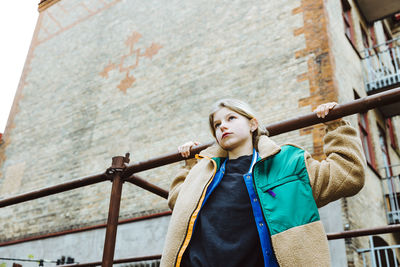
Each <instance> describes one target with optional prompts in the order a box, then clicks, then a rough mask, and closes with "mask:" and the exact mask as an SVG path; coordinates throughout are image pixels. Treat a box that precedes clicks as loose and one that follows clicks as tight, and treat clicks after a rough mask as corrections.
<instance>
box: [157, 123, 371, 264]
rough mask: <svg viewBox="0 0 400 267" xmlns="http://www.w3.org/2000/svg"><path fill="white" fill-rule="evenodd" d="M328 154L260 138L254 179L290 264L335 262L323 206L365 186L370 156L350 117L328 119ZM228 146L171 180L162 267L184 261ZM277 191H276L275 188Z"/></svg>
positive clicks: (276, 244)
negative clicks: (322, 217)
mask: <svg viewBox="0 0 400 267" xmlns="http://www.w3.org/2000/svg"><path fill="white" fill-rule="evenodd" d="M324 144H325V146H324V149H325V154H326V156H327V157H326V159H325V160H323V161H321V162H320V161H317V160H315V159H313V158H312V157H311V155H310V154H309V153H307V152H306V151H304V150H303V149H301V148H299V147H297V146H295V145H283V146H281V147H280V146H278V145H276V144H275V143H274V142H273V141H272V140H271V139H270V138H268V137H267V136H262V137H261V138H260V141H259V143H258V148H257V149H258V152H259V156H260V157H261V160H259V161H258V162H257V163H256V164H255V165H254V168H253V180H254V186H255V190H256V192H257V195H258V199H259V201H260V204H261V208H262V212H263V215H264V219H265V221H266V222H267V226H268V229H269V232H270V234H271V241H272V247H273V250H274V252H275V255H276V258H277V260H278V263H279V265H280V266H282V267H286V266H296V267H297V266H305V267H312V266H330V256H329V247H328V241H327V238H326V233H325V231H324V228H323V225H322V223H321V221H320V219H319V214H318V209H317V208H318V207H322V206H324V205H326V204H328V203H329V202H332V201H335V200H337V199H339V198H341V197H348V196H352V195H354V194H356V193H357V192H358V191H360V190H361V188H362V186H363V184H364V167H365V158H364V156H363V153H362V146H361V142H360V139H359V138H358V136H357V133H356V130H355V129H354V128H353V127H351V126H350V125H349V124H348V123H347V122H345V121H337V122H334V123H330V124H328V127H327V134H326V135H325V138H324ZM221 157H227V152H226V151H224V150H223V149H222V148H221V147H219V146H217V145H216V146H213V147H210V148H208V149H206V150H203V151H202V152H201V153H200V156H199V158H200V159H199V160H198V161H197V162H196V160H194V159H193V160H188V161H187V164H186V166H185V167H184V168H183V169H182V170H181V172H180V173H179V174H178V176H177V177H176V178H175V179H174V181H173V182H172V185H171V190H170V194H169V197H168V204H169V206H170V208H171V209H173V213H172V216H171V221H170V224H169V228H168V232H167V236H166V241H165V245H164V251H163V254H162V259H161V266H162V267H172V266H180V261H181V258H182V256H183V253H184V251H185V249H186V247H187V246H188V244H189V242H190V238H191V236H192V233H193V226H194V224H195V221H196V218H197V216H198V215H199V212H200V208H201V206H202V203H203V201H204V198H205V195H206V191H207V188H208V186H209V185H210V184H211V183H212V181H213V179H214V176H215V174H216V172H217V169H218V165H217V161H216V160H214V159H212V158H221ZM271 192H272V193H271Z"/></svg>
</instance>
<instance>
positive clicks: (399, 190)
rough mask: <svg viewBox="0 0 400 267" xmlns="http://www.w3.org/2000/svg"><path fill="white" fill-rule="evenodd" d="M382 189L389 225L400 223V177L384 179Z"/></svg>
mask: <svg viewBox="0 0 400 267" xmlns="http://www.w3.org/2000/svg"><path fill="white" fill-rule="evenodd" d="M382 189H383V195H384V197H385V207H386V211H387V213H386V214H387V220H388V222H389V224H394V223H400V175H396V176H390V177H385V178H383V179H382Z"/></svg>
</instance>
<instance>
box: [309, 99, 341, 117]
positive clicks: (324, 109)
mask: <svg viewBox="0 0 400 267" xmlns="http://www.w3.org/2000/svg"><path fill="white" fill-rule="evenodd" d="M336 105H337V103H336V102H329V103H325V104H321V105H319V106H318V107H317V108H316V109H314V112H315V113H317V116H318V118H325V117H326V115H328V113H329V111H330V110H331V109H333V108H334V107H335V106H336Z"/></svg>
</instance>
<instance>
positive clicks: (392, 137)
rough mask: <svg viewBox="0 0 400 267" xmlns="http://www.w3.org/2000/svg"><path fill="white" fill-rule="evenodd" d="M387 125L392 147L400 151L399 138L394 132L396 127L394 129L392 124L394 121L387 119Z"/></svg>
mask: <svg viewBox="0 0 400 267" xmlns="http://www.w3.org/2000/svg"><path fill="white" fill-rule="evenodd" d="M386 125H387V129H388V131H389V138H390V146H391V147H392V148H393V149H394V150H396V151H398V150H399V145H398V143H397V137H396V134H395V131H394V127H393V123H392V119H391V118H388V119H386Z"/></svg>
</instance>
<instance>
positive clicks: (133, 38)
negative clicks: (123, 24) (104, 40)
mask: <svg viewBox="0 0 400 267" xmlns="http://www.w3.org/2000/svg"><path fill="white" fill-rule="evenodd" d="M141 37H142V35H141V34H140V33H138V32H135V31H134V32H133V33H132V34H131V35H130V36H129V37H128V38H127V39H126V41H125V45H126V46H128V48H129V52H128V53H127V54H125V55H122V56H121V58H120V59H119V62H118V63H112V62H109V63H108V64H107V65H106V66H105V67H104V69H103V71H101V72H100V73H99V74H100V76H102V77H103V78H108V73H109V72H110V71H112V70H115V69H118V70H119V72H121V73H125V78H124V79H122V80H121V81H120V83H119V84H118V85H117V88H118V89H119V90H121V91H122V92H124V93H126V91H127V89H128V88H130V87H131V86H132V85H133V84H134V82H135V81H136V78H135V77H134V76H133V74H132V73H131V71H133V70H134V69H136V68H137V67H138V65H139V62H140V58H142V57H145V58H149V59H150V60H151V59H153V56H154V55H156V54H157V53H158V51H159V50H160V49H161V48H162V46H161V45H159V44H157V43H152V44H151V45H150V46H149V47H147V48H146V49H145V51H144V53H143V54H141V53H140V51H141V48H136V49H135V45H136V44H137V43H138V42H139V41H140V38H141ZM132 58H134V62H132ZM130 60H131V61H130Z"/></svg>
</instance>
